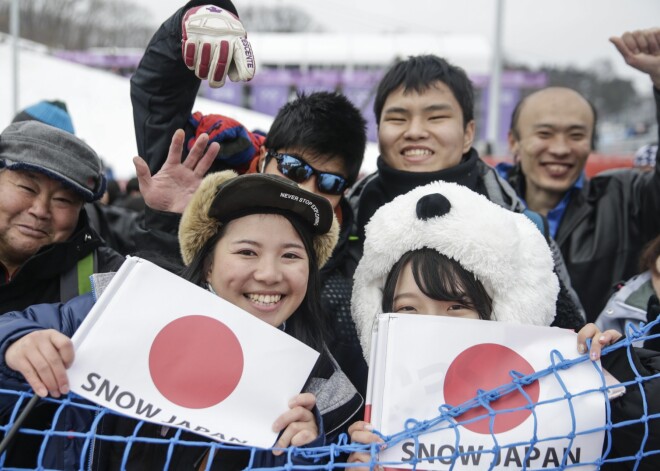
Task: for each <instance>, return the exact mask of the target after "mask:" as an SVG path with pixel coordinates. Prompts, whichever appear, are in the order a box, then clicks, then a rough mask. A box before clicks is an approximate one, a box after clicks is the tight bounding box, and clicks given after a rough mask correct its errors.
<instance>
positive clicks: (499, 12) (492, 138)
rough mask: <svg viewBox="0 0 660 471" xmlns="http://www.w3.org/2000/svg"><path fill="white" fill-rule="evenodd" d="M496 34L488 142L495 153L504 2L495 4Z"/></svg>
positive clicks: (500, 0) (500, 86)
mask: <svg viewBox="0 0 660 471" xmlns="http://www.w3.org/2000/svg"><path fill="white" fill-rule="evenodd" d="M495 10H496V11H495V33H494V35H493V50H492V53H493V61H492V64H491V71H490V86H489V87H488V121H487V127H486V140H487V141H488V142H489V143H490V145H491V146H492V151H493V152H494V153H497V152H498V148H499V140H498V139H499V127H500V96H501V92H502V56H503V51H502V34H503V24H504V0H497V1H496V2H495Z"/></svg>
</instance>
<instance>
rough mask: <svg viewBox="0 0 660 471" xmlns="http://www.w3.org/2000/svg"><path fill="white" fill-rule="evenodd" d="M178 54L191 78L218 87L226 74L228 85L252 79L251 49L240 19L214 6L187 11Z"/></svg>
mask: <svg viewBox="0 0 660 471" xmlns="http://www.w3.org/2000/svg"><path fill="white" fill-rule="evenodd" d="M181 31H182V32H183V37H182V38H181V53H182V55H183V61H184V62H185V64H186V65H187V66H188V68H189V69H190V70H194V71H195V75H196V76H197V77H199V78H200V79H202V80H206V79H208V81H209V85H210V86H211V87H213V88H219V87H222V86H223V85H224V84H225V79H226V77H227V75H229V78H230V79H231V81H232V82H238V81H239V80H243V81H248V80H250V79H251V78H252V77H254V71H255V63H254V54H253V53H252V46H251V45H250V42H249V41H248V40H247V33H246V32H245V28H243V24H242V23H241V22H240V20H239V19H238V18H237V17H236V16H234V15H233V14H232V13H230V12H228V11H227V10H224V9H222V8H220V7H217V6H215V5H202V6H200V7H195V8H191V9H190V10H188V11H187V12H186V14H185V15H184V16H183V20H182V24H181Z"/></svg>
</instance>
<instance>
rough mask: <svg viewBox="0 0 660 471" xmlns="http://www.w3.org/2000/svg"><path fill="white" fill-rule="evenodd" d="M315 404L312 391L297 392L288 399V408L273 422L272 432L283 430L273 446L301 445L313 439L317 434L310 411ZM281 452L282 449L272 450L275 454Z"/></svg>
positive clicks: (314, 421)
mask: <svg viewBox="0 0 660 471" xmlns="http://www.w3.org/2000/svg"><path fill="white" fill-rule="evenodd" d="M315 405H316V397H315V396H314V394H312V393H302V394H298V395H297V396H296V397H294V398H293V399H291V400H290V401H289V410H288V411H286V412H285V413H284V414H282V415H280V416H279V417H278V418H277V420H276V421H275V423H274V424H273V431H274V432H280V431H282V430H284V432H282V434H281V435H280V438H279V440H277V443H275V446H274V447H273V448H286V447H288V446H289V445H292V446H303V445H307V444H308V443H310V442H312V441H314V439H315V438H316V437H317V436H318V434H319V428H318V426H317V425H316V419H315V418H314V413H313V412H312V409H313V408H314V406H315ZM282 453H284V450H273V454H274V455H275V456H279V455H281V454H282Z"/></svg>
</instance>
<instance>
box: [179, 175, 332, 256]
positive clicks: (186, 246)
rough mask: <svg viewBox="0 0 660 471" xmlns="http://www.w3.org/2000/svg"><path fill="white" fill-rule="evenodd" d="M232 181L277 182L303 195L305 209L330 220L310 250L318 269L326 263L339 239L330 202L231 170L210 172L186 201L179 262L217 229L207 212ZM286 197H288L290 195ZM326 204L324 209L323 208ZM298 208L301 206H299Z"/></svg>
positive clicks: (282, 181)
mask: <svg viewBox="0 0 660 471" xmlns="http://www.w3.org/2000/svg"><path fill="white" fill-rule="evenodd" d="M234 178H241V179H243V180H244V181H247V179H251V180H256V179H259V180H262V182H263V181H267V180H270V182H271V183H272V182H273V181H275V182H277V183H276V185H280V186H281V185H284V188H285V189H288V191H291V193H296V194H298V193H299V194H300V195H305V196H306V198H308V199H306V200H305V202H306V203H309V204H306V205H304V206H305V208H308V207H313V208H315V211H316V212H317V213H318V212H319V211H323V212H325V213H327V217H330V218H332V221H331V223H330V224H329V229H328V230H327V231H326V232H324V233H316V234H314V236H313V241H314V251H315V252H316V258H317V261H318V265H319V268H320V267H322V266H323V265H324V264H325V263H326V262H327V261H328V259H329V258H330V256H331V255H332V251H333V250H334V248H335V245H337V239H338V238H339V224H338V222H337V218H336V217H335V216H334V212H333V211H332V207H331V206H330V203H328V202H327V201H326V200H325V199H324V198H322V197H319V196H311V194H310V193H309V192H307V191H305V190H303V189H302V188H300V187H299V186H298V185H296V184H295V183H293V182H291V181H289V180H285V179H283V178H278V177H274V176H272V175H264V174H251V175H242V176H240V177H239V176H238V175H237V174H236V173H235V172H234V171H232V170H226V171H223V172H218V173H211V174H209V175H207V176H206V177H205V178H204V180H202V183H201V184H200V185H199V188H197V191H195V194H194V195H193V197H192V199H191V200H190V203H189V204H188V206H187V207H186V209H185V211H184V212H183V215H182V217H181V222H180V224H179V244H180V246H181V256H182V258H183V262H184V263H185V264H186V265H188V264H189V263H190V262H191V261H192V260H193V258H194V257H195V254H197V252H199V251H200V250H201V249H202V247H203V246H204V244H206V242H207V241H208V240H209V239H210V238H211V237H213V236H214V235H215V234H216V233H217V232H218V230H219V229H220V226H221V225H222V223H221V222H220V221H219V220H218V219H216V218H214V217H213V216H211V215H209V212H210V210H211V206H212V204H213V202H214V200H215V199H216V196H217V195H218V192H219V191H220V189H221V188H223V186H224V185H225V184H226V183H227V182H229V181H230V180H233V179H234ZM287 187H288V188H287ZM288 196H289V197H291V196H292V195H288ZM293 196H296V195H293ZM301 199H302V198H301ZM310 199H311V200H312V201H316V205H314V204H311V203H312V201H309V200H310ZM271 202H272V201H271ZM292 204H293V203H292ZM326 205H327V208H326V207H325V206H326ZM258 206H259V207H268V206H269V202H268V201H263V203H261V202H260V203H259V205H258ZM300 206H303V204H301V205H300ZM327 227H328V226H326V228H327Z"/></svg>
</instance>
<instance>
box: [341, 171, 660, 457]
mask: <svg viewBox="0 0 660 471" xmlns="http://www.w3.org/2000/svg"><path fill="white" fill-rule="evenodd" d="M559 291H560V283H559V281H558V278H557V276H556V274H555V273H554V271H553V260H552V255H551V253H550V250H549V249H548V245H547V243H546V241H545V239H544V238H543V236H542V235H541V233H540V232H539V230H538V229H537V227H536V226H535V224H534V223H532V222H531V220H529V219H528V218H527V217H526V216H524V215H522V214H517V213H514V212H511V211H507V210H506V209H504V208H501V207H500V206H498V205H496V204H494V203H492V202H490V201H488V200H487V199H486V198H484V197H483V196H481V195H479V194H477V193H474V192H472V191H471V190H469V189H467V188H465V187H463V186H459V185H456V184H453V183H447V182H435V183H432V184H429V185H426V186H423V187H419V188H416V189H415V190H413V191H411V192H409V193H407V194H405V195H402V196H399V197H398V198H396V199H394V200H393V201H392V202H391V203H389V204H387V205H384V206H383V207H381V208H380V209H379V210H378V211H377V212H376V213H375V214H374V216H373V217H372V219H371V220H370V222H369V224H368V225H367V226H366V238H365V245H364V255H363V257H362V259H361V261H360V263H359V265H358V268H357V270H356V272H355V278H354V288H353V298H352V310H353V319H354V321H355V324H356V327H357V331H358V334H359V336H360V342H361V346H362V351H363V355H364V357H365V359H366V360H367V362H368V361H369V352H370V343H371V333H372V326H373V324H374V321H375V320H376V318H377V316H378V315H379V314H381V313H384V312H399V313H413V314H427V315H441V316H453V317H465V318H472V319H483V320H491V321H500V322H508V323H518V324H534V325H540V326H550V325H553V324H554V325H556V324H561V323H562V321H561V319H558V317H560V316H573V315H578V314H576V313H577V310H576V309H574V308H571V307H570V306H565V305H560V304H558V303H557V299H558V294H559ZM620 337H621V334H620V333H619V332H617V331H615V330H608V331H605V332H601V331H600V330H599V329H598V328H597V327H596V326H595V325H594V324H588V325H586V326H584V327H583V328H582V329H581V330H580V332H579V334H578V351H579V352H580V353H586V352H587V350H588V348H587V339H591V340H592V342H591V350H590V357H591V358H592V359H594V360H596V359H598V358H600V350H601V348H602V347H603V346H605V345H609V344H611V343H613V342H615V341H616V340H618V339H619V338H620ZM617 352H621V353H620V354H619V355H616V354H617ZM620 355H623V356H624V357H625V355H626V349H619V350H616V351H614V352H612V353H611V354H609V355H608V356H606V357H604V364H605V366H606V367H608V365H607V363H606V361H605V360H610V358H611V359H615V358H616V356H620ZM640 358H643V363H644V365H645V366H646V367H648V369H647V370H642V369H641V368H642V367H641V365H642V362H641V361H640V363H639V365H638V366H639V367H640V371H644V372H646V373H648V375H653V374H654V372H657V371H658V368H659V367H660V359H659V358H658V356H657V355H656V356H655V357H647V356H644V355H642V356H641V357H640ZM619 360H621V358H619ZM623 360H626V358H623ZM647 361H648V362H647ZM612 363H614V362H612ZM620 363H621V361H618V364H620ZM626 364H627V362H626ZM612 367H615V366H614V365H612ZM625 370H626V371H625V372H623V371H617V373H615V376H617V377H619V376H618V374H622V375H625V374H627V373H629V370H630V367H629V366H628V368H626V369H625ZM619 378H620V377H619ZM620 379H621V378H620ZM656 383H660V380H651V381H648V382H647V383H646V384H644V389H645V390H648V391H647V392H646V397H653V396H655V395H657V392H658V391H656V389H658V388H659V387H660V385H658V384H656ZM653 391H655V392H653ZM623 400H624V401H627V403H626V402H623V401H622V400H621V399H619V400H614V401H612V402H611V404H610V405H611V410H612V415H611V419H612V422H613V423H617V422H621V421H624V420H629V419H637V420H639V419H640V418H641V417H642V416H643V414H644V413H645V412H644V411H642V410H641V408H642V401H641V400H640V399H639V388H638V389H634V390H631V389H630V388H629V390H628V392H627V393H626V394H625V395H624V396H623ZM617 401H618V402H617ZM655 422H660V419H659V420H655V421H650V422H649V423H650V424H651V426H650V428H649V433H650V434H651V435H652V436H654V434H655V433H658V428H659V427H658V425H657V424H655ZM642 428H643V427H642ZM371 430H372V429H371V426H370V425H369V424H367V423H365V422H362V421H360V422H356V423H354V424H353V425H351V427H350V428H349V433H350V435H351V439H352V441H353V442H356V443H376V442H382V440H381V439H380V438H379V437H378V436H377V435H376V434H374V433H373V432H372V431H371ZM637 432H639V431H637ZM637 432H635V431H631V430H626V429H620V428H618V429H616V430H614V431H613V433H612V442H611V443H612V449H611V450H610V454H609V455H608V457H609V458H613V457H616V456H617V455H618V456H628V455H635V453H636V451H637V450H638V449H639V447H640V446H641V445H640V444H641V443H643V441H642V439H643V438H644V431H643V430H642V431H641V432H639V433H637ZM636 446H637V448H635V447H636ZM653 456H654V457H655V458H653V457H652V458H650V459H660V458H658V457H659V456H660V455H653ZM645 459H649V458H645ZM370 460H371V455H370V454H369V453H353V454H351V456H350V457H349V462H353V463H359V462H362V463H370ZM649 469H651V468H649Z"/></svg>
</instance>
